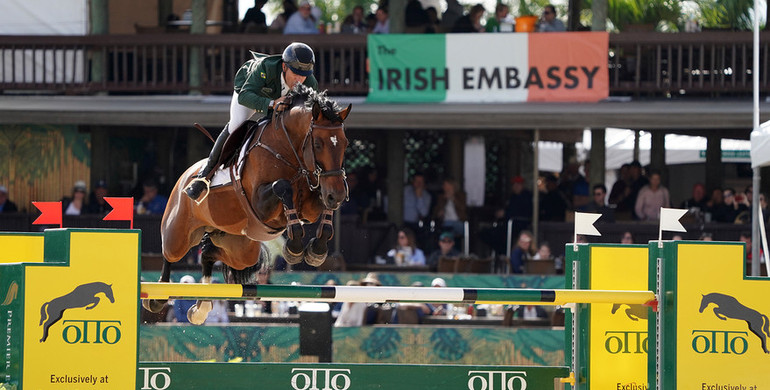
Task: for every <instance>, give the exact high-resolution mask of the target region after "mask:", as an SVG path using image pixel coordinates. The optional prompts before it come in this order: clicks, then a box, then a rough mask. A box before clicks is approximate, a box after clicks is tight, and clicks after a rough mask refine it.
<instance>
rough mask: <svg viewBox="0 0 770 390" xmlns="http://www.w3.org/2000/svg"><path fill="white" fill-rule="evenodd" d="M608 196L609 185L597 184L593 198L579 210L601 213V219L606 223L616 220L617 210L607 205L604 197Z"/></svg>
mask: <svg viewBox="0 0 770 390" xmlns="http://www.w3.org/2000/svg"><path fill="white" fill-rule="evenodd" d="M606 196H607V187H605V186H604V184H601V183H600V184H595V185H594V188H593V199H592V200H591V202H590V203H588V204H586V205H585V206H583V207H581V208H580V209H579V211H582V212H585V213H597V214H601V215H602V216H601V218H599V221H601V222H605V223H612V222H615V210H613V209H611V208H610V207H608V206H607V203H605V201H604V199H605V197H606Z"/></svg>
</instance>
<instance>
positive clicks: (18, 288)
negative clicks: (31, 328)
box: [0, 264, 24, 389]
mask: <svg viewBox="0 0 770 390" xmlns="http://www.w3.org/2000/svg"><path fill="white" fill-rule="evenodd" d="M23 267H24V266H23V265H21V264H11V265H6V266H3V268H2V275H3V278H2V280H0V323H2V324H3V327H5V332H3V336H4V337H3V353H2V358H0V389H15V388H19V387H20V386H21V361H22V352H21V351H22V345H23V344H24V342H23V339H22V335H23V332H24V293H23V291H24V289H23V283H24V268H23Z"/></svg>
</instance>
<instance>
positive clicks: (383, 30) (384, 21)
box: [372, 6, 390, 34]
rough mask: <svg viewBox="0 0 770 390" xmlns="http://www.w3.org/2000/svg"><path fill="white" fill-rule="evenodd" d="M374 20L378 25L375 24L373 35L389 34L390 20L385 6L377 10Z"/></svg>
mask: <svg viewBox="0 0 770 390" xmlns="http://www.w3.org/2000/svg"><path fill="white" fill-rule="evenodd" d="M374 18H375V19H376V20H377V23H375V24H374V28H372V34H389V33H390V19H389V18H388V8H387V7H385V6H380V8H377V12H376V13H375V14H374Z"/></svg>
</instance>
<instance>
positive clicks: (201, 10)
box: [190, 0, 206, 95]
mask: <svg viewBox="0 0 770 390" xmlns="http://www.w3.org/2000/svg"><path fill="white" fill-rule="evenodd" d="M205 33H206V0H192V25H191V26H190V34H205ZM202 72H203V48H202V47H200V46H193V47H191V48H190V94H191V95H200V94H201V89H200V88H201V80H202V79H203V77H202Z"/></svg>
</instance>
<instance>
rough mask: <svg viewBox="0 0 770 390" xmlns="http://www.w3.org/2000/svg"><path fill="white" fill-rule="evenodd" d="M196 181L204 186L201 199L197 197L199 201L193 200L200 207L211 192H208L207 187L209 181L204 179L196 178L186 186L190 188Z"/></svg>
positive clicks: (209, 183) (209, 184)
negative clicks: (204, 190)
mask: <svg viewBox="0 0 770 390" xmlns="http://www.w3.org/2000/svg"><path fill="white" fill-rule="evenodd" d="M196 181H201V182H203V184H205V185H206V193H205V194H203V197H202V198H201V197H200V195H199V196H198V198H200V199H194V200H195V204H197V205H198V206H200V204H201V203H203V201H204V200H206V198H208V196H209V192H210V191H211V190H209V186H211V181H210V180H209V179H206V178H205V177H196V178H195V179H193V181H191V182H190V184H188V185H189V186H191V185H193V183H195V182H196Z"/></svg>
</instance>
